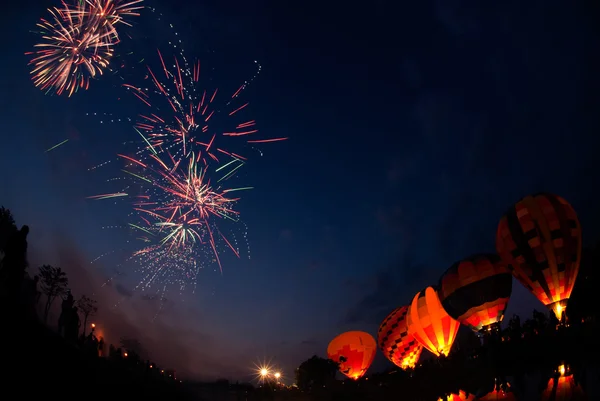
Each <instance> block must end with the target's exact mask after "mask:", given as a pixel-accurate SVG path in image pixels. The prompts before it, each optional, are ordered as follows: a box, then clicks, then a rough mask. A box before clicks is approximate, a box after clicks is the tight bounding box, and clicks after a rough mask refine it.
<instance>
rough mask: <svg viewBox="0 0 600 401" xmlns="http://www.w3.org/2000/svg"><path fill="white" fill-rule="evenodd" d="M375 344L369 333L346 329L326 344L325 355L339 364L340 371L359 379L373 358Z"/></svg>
mask: <svg viewBox="0 0 600 401" xmlns="http://www.w3.org/2000/svg"><path fill="white" fill-rule="evenodd" d="M375 352H377V344H375V339H374V338H373V336H371V335H370V334H369V333H365V332H364V331H348V332H346V333H342V334H340V335H339V336H337V337H336V338H334V339H333V340H331V342H330V343H329V346H327V356H328V358H329V359H331V360H332V361H334V362H337V363H339V364H340V372H342V373H343V374H345V375H346V376H348V377H349V378H351V379H355V380H357V379H360V378H361V377H362V376H363V375H364V374H365V372H366V371H367V369H369V366H371V363H373V359H374V358H375Z"/></svg>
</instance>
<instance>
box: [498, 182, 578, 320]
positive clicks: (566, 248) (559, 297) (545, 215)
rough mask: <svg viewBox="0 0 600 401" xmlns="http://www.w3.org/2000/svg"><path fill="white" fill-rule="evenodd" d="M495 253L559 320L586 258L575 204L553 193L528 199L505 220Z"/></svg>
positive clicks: (502, 223) (508, 213) (518, 205)
mask: <svg viewBox="0 0 600 401" xmlns="http://www.w3.org/2000/svg"><path fill="white" fill-rule="evenodd" d="M496 250H497V251H498V254H499V255H500V257H502V259H503V261H504V263H505V264H506V266H507V267H508V269H509V270H510V271H511V272H512V273H513V275H514V276H515V277H516V278H517V280H519V281H520V282H521V283H522V284H523V285H524V286H525V287H526V288H527V289H529V291H531V292H532V293H533V294H534V295H535V296H536V297H537V298H538V299H539V300H540V301H541V302H542V303H543V304H544V305H546V306H548V307H549V308H550V309H551V310H553V311H554V313H555V314H556V317H557V318H559V319H560V318H561V316H562V312H563V311H564V310H565V308H566V306H567V301H568V299H569V297H570V296H571V292H572V291H573V285H574V284H575V279H576V278H577V273H578V272H579V262H580V260H581V226H580V224H579V219H578V218H577V214H576V213H575V210H574V209H573V208H572V207H571V205H570V204H569V203H568V202H567V201H566V200H564V199H563V198H561V197H560V196H556V195H552V194H539V195H531V196H527V197H525V198H523V199H522V200H520V201H519V202H517V203H516V204H515V205H514V206H513V207H511V208H510V209H509V210H508V212H506V214H505V215H504V217H502V219H501V220H500V224H499V225H498V231H497V233H496Z"/></svg>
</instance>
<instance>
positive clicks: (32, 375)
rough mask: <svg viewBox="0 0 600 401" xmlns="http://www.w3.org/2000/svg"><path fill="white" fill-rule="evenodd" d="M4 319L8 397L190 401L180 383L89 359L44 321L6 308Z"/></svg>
mask: <svg viewBox="0 0 600 401" xmlns="http://www.w3.org/2000/svg"><path fill="white" fill-rule="evenodd" d="M3 312H4V313H1V315H0V322H1V323H0V325H1V330H0V331H1V333H0V340H1V341H2V345H3V348H4V349H3V352H2V358H0V361H1V362H2V365H3V366H2V372H3V373H2V383H3V386H2V387H3V389H2V392H3V393H4V394H6V396H7V398H4V397H0V398H2V399H12V397H18V398H20V399H33V398H34V397H46V398H52V399H62V400H71V399H72V400H75V399H77V400H81V399H83V400H108V399H110V397H118V398H119V399H131V400H142V399H143V400H189V399H192V398H191V397H190V396H189V395H188V394H186V391H185V389H184V388H183V385H182V384H181V383H179V382H174V381H167V380H162V379H160V378H154V377H148V376H147V374H146V373H145V371H144V370H143V369H141V368H140V369H135V368H131V367H127V366H122V364H120V363H118V362H115V361H111V360H108V359H106V358H98V357H94V356H90V355H86V354H85V353H84V352H83V351H82V350H81V349H78V348H77V347H76V346H75V345H72V344H69V343H67V342H65V340H64V339H63V338H62V337H60V336H59V335H58V334H56V333H54V332H52V331H51V330H49V329H48V328H46V327H44V326H43V325H41V324H40V323H38V322H36V321H33V320H31V319H26V318H23V317H22V316H20V317H17V318H14V319H11V315H14V313H11V312H8V313H7V311H6V310H5V311H3Z"/></svg>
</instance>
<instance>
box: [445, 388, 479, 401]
mask: <svg viewBox="0 0 600 401" xmlns="http://www.w3.org/2000/svg"><path fill="white" fill-rule="evenodd" d="M473 400H475V395H474V394H468V393H466V392H464V391H462V390H459V392H458V394H450V395H448V396H446V397H445V398H438V401H473Z"/></svg>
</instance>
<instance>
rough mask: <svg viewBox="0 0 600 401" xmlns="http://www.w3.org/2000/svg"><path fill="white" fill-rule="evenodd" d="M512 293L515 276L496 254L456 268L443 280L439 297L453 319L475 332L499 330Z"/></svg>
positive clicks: (453, 266) (461, 263)
mask: <svg viewBox="0 0 600 401" xmlns="http://www.w3.org/2000/svg"><path fill="white" fill-rule="evenodd" d="M511 293H512V274H511V273H510V271H509V270H508V269H507V268H506V267H505V265H504V264H503V263H502V260H501V259H500V257H499V256H497V255H494V254H489V255H475V256H472V257H470V258H468V259H465V260H462V261H460V262H456V263H455V264H453V265H452V266H451V267H450V268H449V269H448V270H447V271H446V272H445V273H444V274H443V275H442V277H441V278H440V283H439V291H438V295H439V297H440V301H441V302H442V306H443V307H444V309H445V310H446V312H448V314H449V315H450V316H452V317H453V318H454V319H456V320H458V321H459V322H461V323H462V324H464V325H466V326H468V327H469V328H471V329H472V330H473V331H475V332H480V331H487V330H488V329H492V328H493V327H494V326H498V325H499V323H500V322H502V319H503V318H504V312H505V311H506V307H507V306H508V300H509V299H510V295H511Z"/></svg>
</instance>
